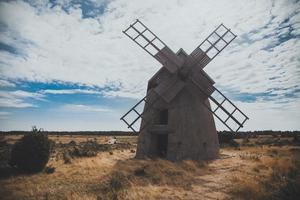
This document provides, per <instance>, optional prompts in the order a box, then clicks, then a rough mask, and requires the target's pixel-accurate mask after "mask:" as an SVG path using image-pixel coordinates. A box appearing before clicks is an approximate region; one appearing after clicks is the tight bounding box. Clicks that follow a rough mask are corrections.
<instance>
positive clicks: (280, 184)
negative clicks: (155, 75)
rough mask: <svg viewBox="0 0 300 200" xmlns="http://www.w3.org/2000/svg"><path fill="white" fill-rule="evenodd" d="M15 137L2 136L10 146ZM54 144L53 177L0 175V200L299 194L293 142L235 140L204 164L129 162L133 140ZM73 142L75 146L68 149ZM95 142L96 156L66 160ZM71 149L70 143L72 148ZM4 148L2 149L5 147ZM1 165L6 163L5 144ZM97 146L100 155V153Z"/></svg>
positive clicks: (299, 150)
mask: <svg viewBox="0 0 300 200" xmlns="http://www.w3.org/2000/svg"><path fill="white" fill-rule="evenodd" d="M19 138H20V136H6V137H5V138H3V139H2V140H4V141H6V144H7V145H8V146H9V145H10V144H13V143H14V142H15V141H16V140H18V139H19ZM50 138H51V139H52V140H54V141H55V143H56V145H55V148H54V151H53V152H52V156H51V159H50V161H49V162H48V167H49V168H55V171H54V172H53V173H47V172H46V171H45V172H41V173H38V174H21V173H18V172H15V171H14V170H12V169H9V168H7V167H3V166H2V168H1V169H0V170H1V171H0V173H1V175H0V185H1V187H0V198H1V199H88V200H89V199H98V200H100V199H104V200H106V199H115V200H116V199H128V200H131V199H133V200H140V199H150V200H151V199H153V200H154V199H296V197H299V188H300V174H299V173H300V171H299V169H300V146H299V144H297V143H293V142H292V141H291V140H292V138H273V137H270V138H268V137H267V136H264V138H253V139H250V140H245V139H240V140H238V141H237V142H238V143H240V146H239V147H230V146H226V145H224V146H223V147H222V148H221V151H220V156H219V159H216V160H213V161H208V162H196V161H191V160H186V161H182V162H177V163H173V162H169V161H166V160H162V159H147V160H137V159H134V156H135V148H136V137H135V136H132V137H130V136H117V137H116V139H117V144H105V143H107V141H108V140H109V139H110V138H111V137H105V136H73V137H71V136H59V137H58V136H50ZM71 141H74V142H71ZM87 141H90V142H91V141H92V142H93V144H103V145H104V147H105V148H104V147H102V146H99V148H98V151H97V154H96V155H93V156H89V157H84V156H81V157H72V156H70V157H69V158H68V159H67V160H66V152H68V151H67V150H66V149H69V150H70V149H72V148H75V147H74V146H78V145H79V144H84V143H85V142H87ZM70 142H71V143H70ZM2 143H3V142H2ZM1 145H2V146H1V147H2V149H1V152H0V153H1V154H2V156H1V159H2V161H3V159H5V156H4V155H3V154H4V151H5V150H3V148H4V143H3V144H1ZM100 147H101V148H100Z"/></svg>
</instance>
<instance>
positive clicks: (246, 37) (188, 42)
mask: <svg viewBox="0 0 300 200" xmlns="http://www.w3.org/2000/svg"><path fill="white" fill-rule="evenodd" d="M137 18H139V19H140V20H142V21H143V22H144V23H145V24H146V25H147V26H148V27H149V28H150V29H151V30H152V31H153V32H155V33H156V34H157V35H158V36H159V37H160V38H161V39H162V40H163V41H164V42H165V43H166V44H168V46H169V47H170V48H171V49H173V51H175V52H176V51H177V50H178V49H179V48H181V47H182V48H183V49H184V50H185V51H186V52H188V53H190V52H192V51H193V49H194V48H195V47H196V46H198V45H199V44H200V43H201V42H202V40H203V39H204V38H205V37H206V36H207V35H208V34H209V33H210V32H211V31H212V30H213V29H214V28H215V27H216V26H218V25H219V24H220V23H222V22H223V23H224V24H225V25H226V26H228V27H230V28H231V29H232V31H233V32H234V33H235V34H237V35H238V37H237V38H236V39H235V40H234V42H232V44H230V45H229V46H228V47H227V48H226V49H225V50H224V51H223V52H222V53H221V54H220V55H218V56H217V57H216V58H215V60H214V61H213V62H211V63H210V64H209V65H208V66H207V67H206V68H205V71H206V72H207V73H208V74H209V75H210V76H211V77H212V78H213V79H214V80H215V82H216V87H217V88H219V89H220V90H221V91H222V92H223V93H224V94H225V95H226V96H227V97H228V98H229V99H231V100H232V101H233V102H234V103H235V104H236V105H238V107H239V108H241V109H242V110H243V111H244V112H245V113H246V114H247V115H249V117H250V120H249V122H248V123H247V124H246V126H245V128H244V130H264V129H273V130H299V129H300V86H299V85H300V84H299V83H300V40H299V39H300V2H299V1H281V0H276V1H269V0H266V1H241V0H236V1H199V0H186V1H183V0H177V1H176V0H166V1H161V0H151V1H138V0H131V1H127V0H99V1H96V0H91V1H81V0H76V1H69V0H61V1H0V129H1V130H29V129H30V128H31V126H33V125H36V126H38V127H42V128H44V129H45V130H127V128H126V126H125V125H124V124H122V122H121V121H120V120H119V118H120V117H121V116H122V115H123V114H124V113H125V112H126V111H127V110H128V109H129V108H130V107H131V106H132V105H134V104H135V103H136V102H137V101H138V100H139V99H140V98H141V97H143V96H144V95H145V93H146V86H147V80H148V79H149V78H150V77H151V76H152V75H153V74H154V73H155V72H156V71H157V70H158V69H159V68H160V64H159V63H158V62H157V61H155V60H154V59H153V58H152V57H150V56H149V55H148V54H147V53H145V52H144V51H143V50H141V49H140V48H139V47H138V46H137V45H136V44H134V43H133V42H132V41H130V40H129V39H128V38H126V37H125V36H124V35H123V34H122V30H124V29H125V28H126V27H127V26H128V25H129V24H130V23H132V22H133V21H134V20H135V19H137ZM216 120H217V119H216ZM217 127H218V129H219V130H222V129H223V128H224V127H222V126H221V125H220V123H217Z"/></svg>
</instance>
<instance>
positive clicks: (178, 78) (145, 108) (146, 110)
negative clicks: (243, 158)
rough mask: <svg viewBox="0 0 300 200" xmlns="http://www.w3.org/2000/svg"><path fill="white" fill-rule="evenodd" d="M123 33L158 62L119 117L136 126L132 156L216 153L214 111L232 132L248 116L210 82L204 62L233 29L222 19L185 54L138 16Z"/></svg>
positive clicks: (226, 41) (205, 155) (229, 38)
mask: <svg viewBox="0 0 300 200" xmlns="http://www.w3.org/2000/svg"><path fill="white" fill-rule="evenodd" d="M123 33H124V34H126V35H127V36H128V37H129V38H131V39H132V40H133V41H134V42H136V43H137V44H138V45H139V46H140V47H142V48H143V49H144V50H145V51H146V52H148V53H149V54H150V55H151V56H153V57H154V58H155V59H156V60H158V61H159V62H160V63H161V64H162V65H163V66H162V67H161V69H160V70H159V71H158V72H157V73H156V74H154V76H153V77H152V78H151V79H150V80H149V82H148V87H147V95H146V96H145V97H144V98H143V99H141V100H140V101H139V102H138V103H137V104H136V105H134V106H133V107H132V108H131V109H130V110H129V111H128V112H127V113H126V114H125V115H124V116H122V117H121V120H123V121H124V122H125V123H126V124H127V125H128V128H130V129H132V130H133V131H134V132H136V133H137V132H139V137H138V146H137V153H136V157H137V158H143V157H157V156H158V157H163V158H167V159H169V160H173V161H175V160H182V159H195V160H201V159H213V158H216V157H217V156H218V151H219V142H218V136H217V131H216V126H215V122H214V118H213V115H215V117H216V118H218V119H219V120H220V121H221V122H222V123H223V124H224V125H225V126H226V127H227V128H228V129H229V130H231V131H232V132H236V131H238V130H239V129H240V128H241V127H243V125H244V123H245V122H246V120H247V119H248V117H247V116H246V115H245V114H244V113H243V112H242V111H241V110H240V109H238V108H237V107H236V106H235V105H234V104H233V103H232V102H231V101H230V100H229V99H228V98H226V97H225V96H224V95H223V94H222V93H221V92H220V91H219V90H218V89H217V88H215V87H214V81H213V80H212V79H211V78H210V77H209V76H208V75H207V74H206V73H205V72H204V70H203V68H204V67H205V66H206V65H207V64H208V63H209V62H210V61H211V60H213V59H214V58H215V57H216V56H217V55H218V54H219V53H220V52H221V51H222V50H223V49H224V48H225V47H226V46H227V45H228V44H229V43H230V42H231V41H232V40H233V39H235V37H236V35H234V34H233V33H232V32H231V31H230V29H228V28H226V27H225V26H224V25H223V24H221V25H220V26H218V27H217V28H216V29H215V30H214V31H213V32H212V33H211V34H210V35H209V36H208V37H207V38H206V39H205V40H204V41H203V42H202V43H201V44H200V45H199V46H198V47H197V48H196V49H195V50H194V51H193V52H192V53H191V54H190V55H188V54H187V53H186V52H185V51H184V50H182V49H180V50H179V51H178V52H177V53H176V54H175V53H174V52H173V51H172V50H171V49H170V48H169V47H168V46H167V45H166V44H165V43H164V42H163V41H162V40H160V39H159V38H158V37H157V36H156V35H155V34H154V33H153V32H152V31H150V30H149V29H148V28H147V27H146V26H145V25H144V24H143V23H142V22H141V21H139V20H136V21H135V22H134V23H133V24H132V25H130V26H129V27H128V28H127V29H126V30H125V31H123ZM209 100H210V101H209ZM210 102H211V103H212V105H211V104H210ZM136 126H140V127H136ZM138 128H139V131H138Z"/></svg>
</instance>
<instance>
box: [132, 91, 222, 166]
mask: <svg viewBox="0 0 300 200" xmlns="http://www.w3.org/2000/svg"><path fill="white" fill-rule="evenodd" d="M196 94H197V95H196ZM153 98H154V97H153ZM204 102H205V103H206V104H207V105H209V101H208V99H207V98H205V97H204V96H201V95H199V93H194V91H193V90H192V89H190V90H188V89H187V90H182V91H181V92H180V93H179V94H178V95H177V97H176V98H175V99H174V100H173V101H172V102H169V103H166V102H164V101H163V100H162V99H161V100H159V102H158V103H155V105H154V106H153V108H152V109H151V112H150V111H149V112H147V115H145V116H144V120H143V121H142V125H143V123H145V121H147V120H149V119H151V125H149V126H147V127H146V128H145V129H143V130H142V131H141V132H140V134H139V138H138V146H137V151H136V158H146V157H150V158H151V157H162V158H166V159H168V160H172V161H178V160H184V159H192V160H209V159H215V158H218V155H219V141H218V136H217V131H216V126H215V122H214V118H213V114H212V113H211V112H210V111H209V110H208V109H207V108H206V107H205V106H204V104H203V103H204ZM147 106H148V105H147V104H146V105H145V109H147ZM209 106H210V105H209Z"/></svg>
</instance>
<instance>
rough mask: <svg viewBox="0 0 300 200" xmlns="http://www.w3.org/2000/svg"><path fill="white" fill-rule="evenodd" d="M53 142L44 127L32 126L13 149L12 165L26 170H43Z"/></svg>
mask: <svg viewBox="0 0 300 200" xmlns="http://www.w3.org/2000/svg"><path fill="white" fill-rule="evenodd" d="M50 152H51V142H50V140H49V139H48V136H47V135H46V134H45V133H43V132H42V129H39V130H38V129H37V128H36V127H33V128H32V131H31V132H30V133H28V134H25V135H24V136H23V137H22V138H21V139H20V141H18V142H16V143H15V145H14V146H13V148H12V151H11V158H10V165H11V166H13V167H17V168H18V169H20V170H23V171H25V172H39V171H42V170H43V169H44V168H45V166H46V164H47V162H48V160H49V157H50Z"/></svg>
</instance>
